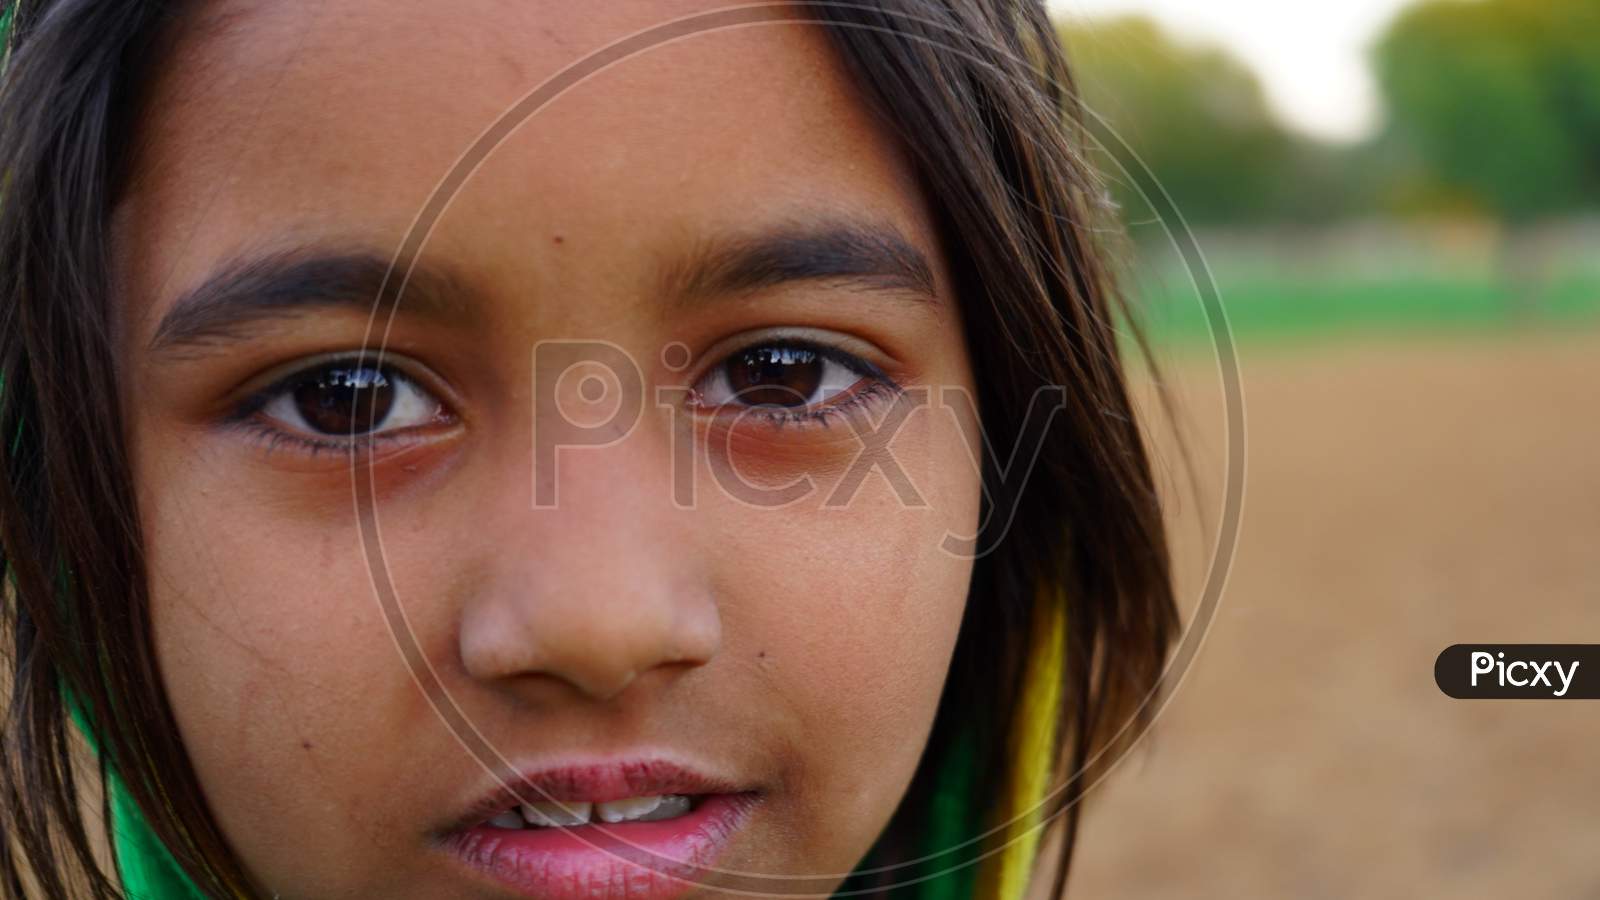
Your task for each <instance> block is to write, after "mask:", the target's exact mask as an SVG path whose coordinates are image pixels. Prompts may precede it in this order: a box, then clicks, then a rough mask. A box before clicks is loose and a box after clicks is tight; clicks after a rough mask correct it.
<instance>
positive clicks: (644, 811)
mask: <svg viewBox="0 0 1600 900" xmlns="http://www.w3.org/2000/svg"><path fill="white" fill-rule="evenodd" d="M691 805H693V801H692V800H691V799H690V798H689V797H686V796H684V795H682V794H663V795H658V796H654V797H629V798H627V799H626V800H611V801H608V802H606V803H577V802H572V803H558V802H555V801H545V802H542V803H524V804H522V806H521V810H520V813H519V811H518V810H515V809H512V810H507V811H506V812H503V813H501V814H500V815H498V816H495V817H494V818H492V819H490V820H489V824H490V825H492V826H494V827H495V828H522V827H524V825H527V826H532V827H535V828H555V827H572V826H575V825H587V824H589V822H591V821H595V820H599V821H602V822H607V823H609V824H613V825H615V824H617V823H619V822H657V821H660V820H662V819H674V818H677V817H678V816H681V815H683V814H684V813H686V812H688V811H689V807H690V806H691Z"/></svg>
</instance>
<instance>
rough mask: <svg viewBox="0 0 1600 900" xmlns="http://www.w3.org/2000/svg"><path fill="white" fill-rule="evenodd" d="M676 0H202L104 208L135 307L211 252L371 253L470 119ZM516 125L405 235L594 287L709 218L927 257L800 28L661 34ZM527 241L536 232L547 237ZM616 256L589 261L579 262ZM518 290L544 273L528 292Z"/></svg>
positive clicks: (858, 121)
mask: <svg viewBox="0 0 1600 900" xmlns="http://www.w3.org/2000/svg"><path fill="white" fill-rule="evenodd" d="M717 6H718V4H708V3H690V2H616V0H613V2H607V3H601V4H574V3H570V2H514V3H513V2H494V0H464V2H452V3H449V4H441V3H437V2H394V0H387V2H370V0H329V2H322V3H316V4H296V3H273V4H255V5H237V4H218V5H215V6H212V7H205V8H202V9H200V10H198V11H197V12H196V13H195V14H194V15H193V17H192V18H191V19H190V20H188V21H185V22H183V23H181V24H180V26H179V27H178V31H177V32H176V34H175V40H174V45H173V51H172V53H171V54H170V56H169V57H168V58H167V60H166V61H165V62H164V64H163V65H162V68H161V71H160V72H159V73H158V74H157V76H156V78H155V80H154V82H153V84H152V87H151V89H150V91H149V92H148V94H147V100H146V104H145V110H144V115H143V116H142V118H141V122H140V132H141V133H140V135H139V138H140V140H139V144H138V150H137V152H136V154H135V161H134V167H133V171H134V178H133V179H132V181H131V187H130V189H129V191H128V192H127V193H126V194H125V196H124V201H123V203H122V204H121V207H120V208H119V211H118V215H117V218H116V223H117V227H116V235H115V238H116V246H117V250H118V260H119V270H120V274H121V275H122V276H123V282H124V284H126V285H127V287H128V294H129V296H130V298H131V300H132V312H133V313H134V319H135V321H136V322H143V323H145V324H146V325H148V324H149V323H150V322H151V321H152V320H153V319H154V318H155V317H156V316H158V315H159V313H160V311H161V308H162V306H163V304H164V302H166V301H168V300H170V298H171V297H172V296H174V295H176V294H178V293H181V292H182V291H183V290H184V289H185V288H186V287H189V286H192V285H193V284H194V283H196V282H197V281H199V280H200V279H201V278H202V277H203V276H204V275H205V273H206V272H207V271H208V270H211V269H214V268H215V267H216V265H217V264H218V262H219V261H221V260H226V259H229V258H233V257H237V256H240V255H243V254H249V253H257V252H261V251H263V250H271V249H274V248H277V247H281V246H285V245H294V244H307V243H318V242H334V243H340V244H345V245H348V244H353V243H359V244H365V245H369V246H372V247H374V248H376V249H379V250H383V249H388V248H392V247H394V246H396V245H397V244H398V242H399V241H400V239H401V238H402V237H403V236H404V235H405V234H406V232H407V229H408V228H409V227H410V226H411V224H412V223H413V222H414V221H415V220H416V217H417V215H418V213H419V211H420V210H422V209H423V208H424V206H425V205H426V204H427V203H428V201H429V199H430V197H431V196H434V195H435V194H436V191H437V189H438V187H439V184H440V181H441V179H442V178H444V176H445V175H446V173H448V172H450V171H451V169H452V167H453V166H455V165H456V164H457V163H458V162H459V161H460V160H461V158H462V154H463V153H464V152H465V151H466V150H467V149H468V148H469V147H471V146H472V145H473V143H474V141H475V140H476V139H478V138H479V137H480V136H481V135H482V134H483V133H484V130H485V129H486V128H488V127H489V126H490V125H491V124H492V123H494V122H495V121H496V120H497V119H499V118H500V117H502V116H503V115H504V114H505V113H506V112H507V110H509V109H511V108H513V107H514V106H515V105H516V104H517V103H518V102H519V101H521V100H523V99H524V98H526V97H527V96H528V95H529V94H530V92H533V91H535V90H536V89H537V88H538V87H539V86H540V85H541V84H544V83H546V82H547V81H548V80H549V79H550V78H551V77H552V76H555V75H557V74H558V73H561V72H563V70H566V69H568V68H569V67H571V66H572V65H573V64H574V63H577V62H579V61H580V60H583V59H584V58H585V57H587V56H589V55H590V54H591V53H593V52H594V51H596V50H599V49H601V48H603V47H605V46H606V45H608V44H611V43H613V42H615V41H617V40H619V39H622V38H625V37H628V36H629V35H633V34H636V33H638V32H640V31H641V30H644V29H648V28H651V27H653V26H657V25H661V24H663V23H666V22H670V21H672V20H674V19H680V18H682V17H684V16H689V15H694V14H697V13H703V12H707V11H710V10H713V9H715V8H717ZM673 37H674V39H672V40H670V41H665V42H663V43H660V44H658V45H653V46H649V45H644V44H641V50H640V52H638V53H635V54H632V55H630V56H628V57H627V58H625V59H620V60H618V61H617V62H615V63H614V64H612V65H610V66H608V67H605V68H603V69H601V70H600V71H597V72H595V73H594V74H592V75H590V76H589V77H587V78H585V79H583V80H581V81H579V82H578V83H576V84H574V85H572V86H571V87H570V88H568V89H566V90H565V91H563V92H561V93H560V94H559V95H557V96H555V97H553V98H552V99H551V100H550V102H548V103H545V104H544V105H542V106H541V107H539V108H538V109H537V111H535V112H533V113H532V114H531V115H529V116H528V117H527V118H526V119H525V120H522V121H520V122H518V123H517V125H516V128H515V129H514V130H512V131H511V132H510V133H509V135H508V136H507V137H506V139H505V140H504V141H503V142H500V143H498V144H497V145H495V146H494V148H493V150H492V152H490V153H489V154H488V155H487V156H486V157H484V159H483V161H482V163H481V164H480V165H478V166H477V167H476V168H474V169H473V170H472V172H471V175H470V177H469V178H468V179H467V180H466V181H465V182H464V184H463V185H462V187H461V189H460V191H459V192H458V193H456V194H455V195H454V197H453V199H452V201H451V204H450V206H449V207H448V211H447V212H446V214H445V215H444V216H443V217H442V218H441V219H440V221H439V225H438V228H437V230H436V231H435V232H434V234H433V235H432V237H431V238H430V244H429V247H430V252H438V253H443V254H447V255H449V256H450V257H451V258H452V259H453V260H454V261H456V262H459V263H460V264H461V265H462V267H464V268H467V269H470V270H473V271H475V272H478V273H480V274H482V275H484V276H485V277H487V278H488V279H490V280H493V279H496V278H501V277H507V278H510V277H515V278H517V279H519V280H522V281H531V282H535V283H532V284H529V285H528V286H529V287H530V288H534V289H537V288H539V287H551V286H552V285H551V284H549V282H553V281H560V282H561V286H562V288H563V289H566V290H570V289H571V288H573V287H574V281H575V280H576V281H577V282H579V283H589V284H590V285H591V286H594V287H596V288H597V289H602V288H614V287H616V286H617V285H616V284H606V283H604V282H605V281H606V280H607V279H610V280H611V281H613V282H614V281H616V279H620V278H623V277H625V276H626V274H627V272H628V270H629V268H630V266H629V265H628V263H629V261H632V260H638V261H641V262H642V261H644V260H648V259H652V258H657V257H660V256H661V255H663V254H669V253H670V250H671V246H670V245H673V244H678V245H684V246H687V245H690V244H692V243H693V242H694V241H695V239H696V237H697V235H699V234H701V233H703V232H705V231H708V230H713V229H723V230H738V229H739V228H740V227H741V226H749V227H752V228H753V227H759V226H762V225H764V224H770V223H772V222H781V221H784V220H789V219H793V218H796V217H804V216H806V215H810V214H814V213H817V212H845V213H850V212H859V213H865V214H867V215H868V216H869V217H871V218H873V219H876V220H879V221H885V222H887V223H889V224H892V225H896V226H898V227H899V228H900V229H901V230H902V231H904V232H905V233H906V234H907V235H908V236H909V237H911V238H912V240H913V241H914V242H917V243H919V244H924V247H923V249H926V250H930V251H931V248H930V247H928V246H926V244H930V243H931V236H930V235H928V234H927V233H926V232H927V228H926V221H927V215H926V210H925V209H923V208H922V205H921V199H920V198H919V197H918V196H917V191H916V190H915V187H914V180H913V178H912V177H911V174H910V171H909V166H908V165H907V163H906V160H905V157H904V155H903V153H902V152H901V148H900V147H899V146H898V145H897V144H896V143H895V142H894V141H893V139H892V138H890V137H889V131H888V129H887V128H886V127H885V126H884V124H883V123H882V122H880V121H878V120H877V119H875V118H874V116H873V115H872V113H871V112H870V111H869V110H868V108H867V107H866V105H865V104H864V102H863V100H862V99H861V97H860V95H859V94H858V92H857V89H856V87H855V85H854V84H852V83H851V80H850V77H849V75H848V74H847V72H846V70H845V69H844V67H843V65H842V63H841V60H840V59H839V58H838V57H837V56H836V55H835V53H834V51H833V49H832V47H831V46H830V45H829V44H828V42H827V40H826V35H825V34H824V33H823V32H822V30H821V28H820V27H819V26H816V25H809V24H799V23H794V22H787V23H779V22H767V23H763V24H755V25H744V26H740V27H733V28H727V27H724V28H717V29H712V30H705V31H698V32H694V31H691V32H689V33H684V32H683V31H681V30H679V31H676V32H675V33H674V35H673ZM552 247H560V248H561V251H560V252H556V251H554V250H552ZM602 250H603V251H604V252H605V253H606V254H607V255H608V256H609V257H610V258H612V259H615V260H617V261H618V264H617V265H616V266H614V267H610V268H608V269H607V270H605V271H596V269H595V267H594V266H593V265H592V264H590V263H591V262H592V260H586V259H585V254H586V253H591V252H598V251H602ZM537 282H546V283H545V284H539V283H537Z"/></svg>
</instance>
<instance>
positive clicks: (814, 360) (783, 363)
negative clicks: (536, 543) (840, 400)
mask: <svg viewBox="0 0 1600 900" xmlns="http://www.w3.org/2000/svg"><path fill="white" fill-rule="evenodd" d="M877 374H878V373H877V372H876V367H874V366H872V365H871V364H869V363H867V362H866V361H865V360H861V359H858V358H856V357H854V356H853V355H852V354H849V353H845V352H843V351H840V350H837V349H835V348H831V347H822V346H815V345H810V344H805V343H799V342H768V343H763V344H758V345H754V346H751V347H747V348H745V349H743V350H739V351H737V352H735V353H733V354H731V355H729V356H728V357H727V358H726V359H724V360H723V361H721V362H719V363H718V364H717V365H716V366H714V367H713V368H712V369H711V370H710V371H709V372H708V373H706V375H705V377H703V378H702V379H701V381H700V383H699V384H697V385H696V386H695V390H696V392H697V395H698V399H697V402H698V404H699V405H700V406H704V407H712V408H716V407H723V406H741V407H770V408H779V409H784V410H802V409H807V408H811V407H817V406H821V405H824V404H827V403H829V402H830V401H832V400H833V399H834V398H836V397H838V396H839V395H841V394H845V393H846V392H848V391H850V390H851V389H852V388H854V387H856V386H857V385H858V384H860V383H861V382H863V381H866V380H869V379H872V378H874V377H875V376H876V375H877Z"/></svg>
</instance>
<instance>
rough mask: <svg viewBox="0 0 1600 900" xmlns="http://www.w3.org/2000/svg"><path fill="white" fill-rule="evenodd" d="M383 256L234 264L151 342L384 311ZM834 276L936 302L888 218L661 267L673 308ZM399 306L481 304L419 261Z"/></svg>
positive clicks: (155, 347)
mask: <svg viewBox="0 0 1600 900" xmlns="http://www.w3.org/2000/svg"><path fill="white" fill-rule="evenodd" d="M389 267H390V261H389V260H388V259H387V258H385V257H382V256H379V255H378V254H376V253H371V252H363V251H357V252H349V253H336V254H316V253H314V252H311V251H308V250H305V249H299V250H290V251H283V252H278V253H271V254H266V255H263V256H257V257H253V258H247V259H241V260H235V261H233V262H231V263H228V264H226V265H225V266H223V267H222V268H221V269H220V270H219V271H218V272H217V273H216V274H214V275H212V276H211V277H209V278H207V279H206V280H205V281H204V282H202V283H201V284H200V285H199V286H198V287H196V288H194V289H192V290H190V291H188V292H186V293H185V294H183V295H182V296H181V297H179V298H178V300H177V301H176V302H174V303H173V305H172V308H171V309H169V310H168V311H167V313H166V314H165V315H164V316H162V317H161V321H160V322H159V323H158V324H157V326H156V328H155V331H154V333H153V334H152V336H151V338H150V343H149V348H150V351H151V352H152V353H156V354H173V355H176V354H180V353H183V352H186V351H189V352H194V351H200V352H203V351H216V350H220V349H225V348H226V346H227V345H229V344H232V343H236V342H240V341H244V340H247V339H248V338H249V337H250V336H251V334H250V326H252V325H255V324H257V323H259V322H262V321H266V320H271V319H280V318H286V317H295V316H300V315H304V314H305V313H307V312H310V311H313V310H320V309H330V308H344V309H349V310H352V311H355V312H373V311H375V310H376V311H385V312H386V311H391V310H393V309H395V307H396V305H397V303H399V301H400V300H401V298H402V294H401V291H400V282H399V280H398V279H397V278H391V277H390V276H389ZM806 281H833V282H840V283H843V284H846V285H850V286H854V287H858V288H862V289H866V290H874V291H885V292H893V293H900V294H905V295H908V296H910V297H911V298H912V299H914V300H916V301H919V302H926V301H933V300H936V298H937V296H938V294H937V290H936V288H935V283H934V277H933V269H932V267H931V266H930V265H929V263H928V259H927V257H926V256H925V255H924V254H923V253H922V252H921V251H920V250H918V249H917V248H916V247H915V246H913V245H912V244H911V242H910V241H908V240H907V239H906V238H905V237H904V236H903V235H902V234H901V233H900V232H899V230H898V229H896V228H894V227H893V226H890V225H884V224H879V223H869V222H862V221H852V220H828V221H819V222H812V223H805V224H786V225H781V226H778V227H776V228H772V229H769V230H766V231H762V232H760V233H757V234H754V235H750V236H739V237H717V238H709V239H705V240H702V241H701V242H700V243H699V244H697V245H696V246H695V247H694V248H693V249H692V250H691V252H689V253H688V254H687V255H686V256H685V257H683V258H682V259H680V260H678V261H677V262H676V263H675V264H673V265H669V266H666V267H665V268H664V269H663V270H662V272H661V290H662V292H663V296H664V297H667V298H669V302H671V303H674V304H684V303H688V302H691V301H693V300H698V299H703V298H707V297H714V296H726V295H731V294H740V293H749V292H754V291H759V290H763V289H771V288H774V287H778V286H781V285H784V284H790V283H795V282H806ZM403 298H404V305H403V310H404V312H405V313H406V314H407V315H408V316H416V317H420V318H424V319H430V320H434V321H438V322H441V323H455V324H461V323H463V322H464V321H469V317H472V316H473V315H474V313H475V312H476V310H477V308H478V307H479V304H478V303H476V302H474V300H473V297H472V295H471V293H470V292H469V291H468V290H467V289H466V286H465V284H464V283H463V282H462V281H461V280H460V279H458V278H456V277H454V276H453V275H452V274H451V273H450V272H448V271H445V270H443V269H440V268H437V267H435V266H433V265H429V264H427V263H424V262H422V261H418V262H417V264H416V265H415V266H414V267H413V268H412V271H411V275H410V277H409V278H408V279H407V280H406V283H405V286H404V293H403Z"/></svg>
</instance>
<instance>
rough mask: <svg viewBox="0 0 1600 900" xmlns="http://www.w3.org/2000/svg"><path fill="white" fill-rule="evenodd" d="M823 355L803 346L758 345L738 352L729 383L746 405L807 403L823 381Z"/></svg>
mask: <svg viewBox="0 0 1600 900" xmlns="http://www.w3.org/2000/svg"><path fill="white" fill-rule="evenodd" d="M822 364H823V361H822V358H821V357H820V356H818V355H817V353H816V352H815V351H813V350H808V349H806V348H804V347H755V348H752V349H749V350H746V351H744V352H742V353H739V354H736V355H735V356H734V357H733V358H731V359H729V360H728V361H727V363H725V365H726V366H727V367H728V369H727V371H728V386H729V387H730V388H732V390H733V394H734V396H735V397H737V398H738V399H739V401H740V402H741V403H743V404H745V405H746V406H788V407H795V406H805V405H806V404H807V403H810V402H811V396H812V394H814V393H816V390H817V387H818V386H819V385H821V384H822Z"/></svg>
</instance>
